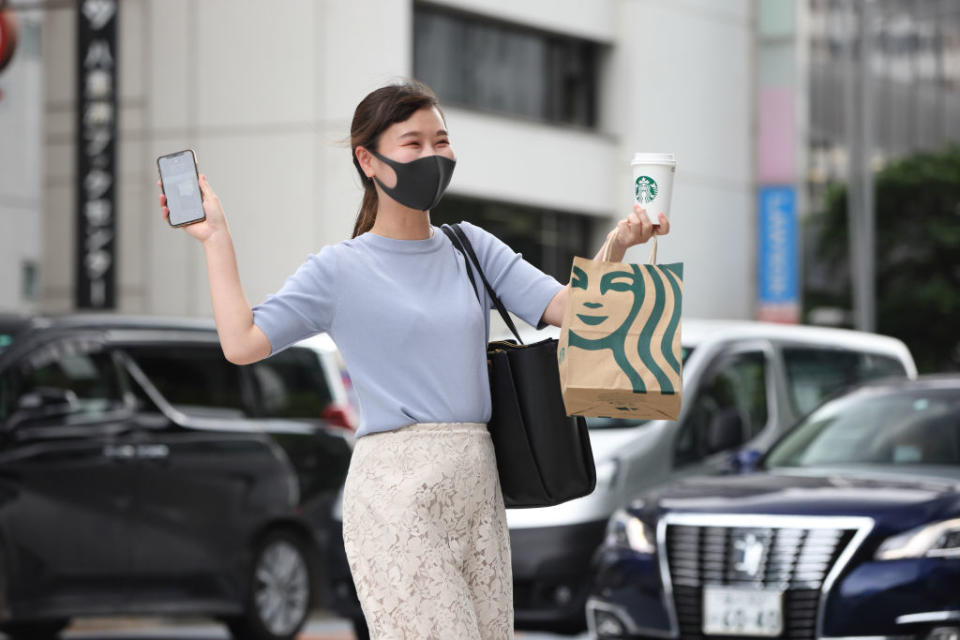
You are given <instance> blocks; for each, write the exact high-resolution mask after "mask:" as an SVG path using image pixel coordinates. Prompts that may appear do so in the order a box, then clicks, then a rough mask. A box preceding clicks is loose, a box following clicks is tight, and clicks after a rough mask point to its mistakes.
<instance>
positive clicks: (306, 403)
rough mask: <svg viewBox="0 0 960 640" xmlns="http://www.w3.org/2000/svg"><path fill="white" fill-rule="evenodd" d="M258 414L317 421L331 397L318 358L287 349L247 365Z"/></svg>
mask: <svg viewBox="0 0 960 640" xmlns="http://www.w3.org/2000/svg"><path fill="white" fill-rule="evenodd" d="M249 370H250V372H251V374H252V375H253V380H254V385H255V386H256V388H257V395H258V397H259V405H260V406H259V410H260V411H261V412H262V413H263V414H264V415H265V416H267V417H272V418H320V417H322V414H323V411H324V409H326V408H327V406H328V405H329V404H330V402H331V399H332V395H331V393H330V387H329V386H328V385H327V379H326V377H325V376H324V372H323V365H322V364H321V363H320V357H319V356H318V355H317V354H316V353H315V352H314V351H313V350H311V349H306V348H299V347H291V348H289V349H285V350H283V351H281V352H279V353H275V354H273V355H272V356H270V357H269V358H266V359H264V360H261V361H259V362H257V363H255V364H252V365H250V367H249Z"/></svg>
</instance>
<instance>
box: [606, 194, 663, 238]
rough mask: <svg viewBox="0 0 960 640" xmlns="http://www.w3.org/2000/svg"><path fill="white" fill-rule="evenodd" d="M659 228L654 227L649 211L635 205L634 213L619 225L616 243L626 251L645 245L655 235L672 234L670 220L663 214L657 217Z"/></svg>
mask: <svg viewBox="0 0 960 640" xmlns="http://www.w3.org/2000/svg"><path fill="white" fill-rule="evenodd" d="M657 221H658V226H654V225H653V223H652V222H651V221H650V217H649V216H648V215H647V210H646V209H644V208H642V207H641V206H640V205H639V204H637V203H634V204H633V213H631V214H630V215H629V216H627V217H626V218H624V219H623V220H621V221H620V222H618V223H617V227H616V234H617V235H616V237H615V238H614V242H615V244H616V245H618V246H619V247H621V248H623V249H624V250H625V249H627V248H628V247H632V246H633V245H635V244H643V243H644V242H646V241H647V240H649V239H650V238H652V237H653V236H654V235H658V236H663V235H666V234H668V233H670V220H669V219H668V218H667V216H665V215H663V214H662V213H661V214H660V215H659V216H657ZM611 233H612V232H611Z"/></svg>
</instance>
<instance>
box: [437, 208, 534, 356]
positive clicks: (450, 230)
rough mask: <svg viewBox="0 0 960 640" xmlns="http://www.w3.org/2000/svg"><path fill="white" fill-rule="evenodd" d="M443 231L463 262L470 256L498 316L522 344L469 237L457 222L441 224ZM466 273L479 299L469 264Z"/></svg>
mask: <svg viewBox="0 0 960 640" xmlns="http://www.w3.org/2000/svg"><path fill="white" fill-rule="evenodd" d="M442 228H443V232H444V233H445V234H447V237H448V238H450V241H451V242H452V243H453V246H454V248H456V249H457V251H459V252H460V253H461V254H462V255H463V260H464V263H466V262H467V258H468V257H469V258H470V260H469V261H470V262H472V263H473V266H474V267H475V268H476V270H477V273H478V274H480V280H481V281H483V286H484V287H486V290H487V294H488V295H489V296H490V300H491V301H492V302H493V306H494V307H495V308H496V310H497V311H498V312H499V313H500V317H501V318H503V322H504V324H506V325H507V328H508V329H510V332H511V333H513V335H514V337H516V339H517V344H523V340H521V339H520V332H518V331H517V327H516V325H514V324H513V320H512V319H511V318H510V314H508V313H507V309H506V307H504V306H503V303H502V302H500V298H498V297H497V294H496V293H494V291H493V287H491V286H490V283H489V282H488V281H487V277H486V276H485V275H483V269H481V268H480V260H478V259H477V254H476V253H475V252H474V250H473V245H472V244H470V238H468V237H467V235H466V234H465V233H464V232H463V229H461V228H460V225H459V224H452V225H446V224H445V225H443V227H442ZM467 275H468V276H469V277H470V284H471V285H473V293H474V294H475V295H476V296H477V300H478V301H479V300H480V292H479V291H478V290H477V283H476V281H475V280H474V279H473V273H472V272H471V270H470V265H469V264H467ZM480 305H481V306H483V302H482V301H481V302H480Z"/></svg>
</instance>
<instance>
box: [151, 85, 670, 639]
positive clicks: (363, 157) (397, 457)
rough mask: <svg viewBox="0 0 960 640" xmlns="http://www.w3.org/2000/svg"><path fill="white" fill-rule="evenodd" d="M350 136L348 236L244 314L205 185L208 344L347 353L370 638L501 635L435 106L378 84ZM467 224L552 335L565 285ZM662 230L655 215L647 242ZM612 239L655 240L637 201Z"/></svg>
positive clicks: (512, 298) (492, 497)
mask: <svg viewBox="0 0 960 640" xmlns="http://www.w3.org/2000/svg"><path fill="white" fill-rule="evenodd" d="M350 137H351V148H352V151H353V163H354V166H355V167H356V169H357V171H358V173H359V175H360V179H361V181H362V183H363V187H364V196H363V203H362V205H361V208H360V213H359V215H358V216H357V220H356V224H355V227H354V232H353V237H352V238H351V239H350V240H346V241H343V242H340V243H338V244H335V245H329V246H326V247H323V248H322V249H321V250H320V251H319V252H318V253H316V254H314V255H311V256H309V257H308V259H307V260H306V261H305V262H304V264H303V265H302V266H301V267H300V268H299V269H298V270H297V272H296V273H295V274H293V276H291V277H290V278H289V279H288V280H287V281H286V283H285V284H284V286H283V287H282V288H281V289H280V291H278V292H277V293H276V294H273V295H270V296H267V299H266V300H265V301H264V302H263V303H262V304H260V305H257V306H256V307H254V308H253V309H251V308H250V305H249V303H248V302H247V299H246V297H245V295H244V293H243V289H242V287H241V285H240V278H239V276H238V273H237V265H236V259H235V256H234V250H233V245H232V242H231V239H230V233H229V231H228V229H227V223H226V217H225V215H224V212H223V209H222V207H221V206H220V202H219V200H218V199H217V196H216V194H214V192H213V190H212V189H211V187H210V185H209V183H208V182H207V180H206V176H201V177H200V186H201V189H202V191H203V196H204V204H203V206H204V211H205V212H206V216H207V218H206V220H205V221H204V222H200V223H197V224H194V225H190V226H187V227H185V230H186V232H187V233H189V234H190V235H192V236H193V237H195V238H197V239H198V240H201V241H202V242H203V246H204V250H205V252H206V257H207V268H208V273H209V278H210V289H211V296H212V298H213V311H214V318H215V320H216V323H217V330H218V333H219V336H220V342H221V345H222V347H223V351H224V354H225V355H226V357H227V358H228V359H229V360H230V361H231V362H234V363H237V364H249V363H252V362H257V361H258V360H262V359H263V358H266V357H268V356H270V355H271V354H273V353H276V352H278V351H280V350H282V349H285V348H286V347H288V346H289V345H291V344H293V343H294V342H296V341H298V340H300V339H302V338H305V337H307V336H310V335H312V334H315V333H318V332H321V331H326V332H329V333H330V335H331V336H332V337H333V339H334V341H335V342H336V343H337V346H338V347H339V349H340V351H341V352H342V354H343V357H344V359H345V361H346V363H347V367H348V369H349V370H350V374H351V377H352V378H353V381H354V385H355V388H356V389H357V393H358V396H359V398H360V402H361V406H362V409H363V422H362V423H361V425H360V426H359V428H358V430H357V441H356V448H355V450H354V455H353V457H352V459H351V463H350V470H349V472H348V475H347V480H346V484H345V487H344V495H343V537H344V545H345V548H346V552H347V558H348V562H349V564H350V570H351V572H352V574H353V579H354V582H355V584H356V587H357V594H358V596H359V598H360V602H361V606H362V608H363V612H364V615H365V617H366V619H367V623H368V624H369V626H370V632H371V636H372V637H374V638H378V639H379V638H383V639H388V638H389V639H394V638H396V639H399V638H417V639H421V638H437V639H444V640H445V639H447V638H458V639H467V638H476V639H481V638H482V639H494V638H496V639H500V638H511V637H512V636H513V594H512V591H513V589H512V582H511V564H510V547H509V536H508V531H507V526H506V518H505V512H504V506H503V498H502V496H501V493H500V487H499V480H498V476H497V469H496V461H495V459H494V454H493V445H492V442H491V440H490V436H489V434H488V433H487V431H486V427H485V423H486V421H487V420H488V419H489V417H490V393H489V386H488V381H487V373H486V355H485V354H486V343H487V334H488V331H489V314H488V313H487V312H486V310H481V308H480V307H479V306H478V305H477V300H476V297H475V294H474V290H473V288H472V287H471V286H470V282H469V280H468V278H467V275H466V271H465V268H466V265H465V262H464V260H463V259H462V258H461V256H460V255H459V254H458V253H457V251H456V250H455V249H454V247H453V244H452V243H451V242H450V240H449V239H448V238H447V236H446V235H445V234H444V233H443V232H442V231H441V230H440V229H438V228H436V227H434V226H432V225H431V224H430V209H431V208H432V207H433V206H434V205H436V203H437V202H438V201H439V199H440V197H441V196H442V194H443V191H444V189H445V188H446V186H447V183H448V182H449V180H450V175H451V173H452V171H453V168H454V166H455V163H456V157H455V155H454V153H453V148H452V147H451V145H450V137H449V134H448V133H447V131H446V123H445V121H444V117H443V113H442V112H441V111H440V108H439V106H438V104H437V100H436V97H435V96H434V95H433V93H432V92H431V91H430V90H429V89H428V88H427V87H425V86H424V85H422V84H419V83H416V82H410V83H404V84H398V85H391V86H386V87H383V88H380V89H378V90H376V91H374V92H372V93H371V94H369V95H368V96H367V97H365V98H364V99H363V101H362V102H360V104H359V105H358V106H357V109H356V111H355V113H354V118H353V123H352V125H351V133H350ZM160 202H161V208H162V211H163V216H164V218H166V217H167V215H168V211H167V208H166V206H165V201H164V199H163V196H161V197H160ZM462 226H463V228H464V231H465V233H467V235H468V236H469V238H470V241H471V243H472V244H473V246H474V249H475V250H476V253H477V255H478V257H479V259H480V261H481V265H482V267H483V271H484V273H485V275H486V276H487V278H488V279H489V281H490V282H491V284H492V285H493V287H494V289H495V290H496V292H497V294H498V296H499V297H500V298H501V299H502V301H503V303H504V305H505V306H506V307H507V308H508V309H509V310H510V311H512V312H513V313H515V314H516V315H518V316H519V317H521V318H523V319H524V320H526V321H527V322H528V323H530V324H533V325H539V326H545V325H546V324H552V325H556V326H559V325H560V320H561V318H562V317H563V311H564V305H565V302H566V299H567V288H566V287H564V286H563V285H561V284H560V283H558V282H557V281H556V280H555V279H553V278H552V277H550V276H547V275H545V274H543V273H542V272H541V271H539V270H538V269H536V268H535V267H533V266H532V265H530V264H529V263H527V262H525V261H524V260H523V259H522V258H521V257H520V255H519V254H516V253H514V252H513V251H512V250H510V249H509V247H507V246H506V245H505V244H503V243H502V242H500V241H499V240H498V239H497V238H495V237H494V236H492V235H490V234H489V233H487V232H485V231H483V230H482V229H480V228H478V227H475V226H473V225H470V224H468V223H463V224H462ZM668 231H669V223H668V221H667V219H666V218H665V217H664V216H662V214H661V217H660V225H659V228H658V229H657V230H656V233H660V234H663V233H667V232H668ZM615 232H616V236H615V238H614V240H613V244H612V246H611V251H610V259H612V260H620V259H621V258H622V257H623V253H624V251H625V249H626V248H627V247H629V246H631V245H633V244H638V243H642V242H646V241H647V240H648V239H649V238H650V237H651V235H652V234H653V233H654V232H655V231H654V227H653V226H652V225H651V223H650V221H649V219H648V218H647V216H646V214H645V212H644V211H643V210H642V209H640V208H639V207H638V206H635V207H634V211H633V213H631V214H630V215H629V216H628V217H627V218H625V219H624V220H622V221H620V222H619V223H618V225H617V228H616V230H615ZM613 233H614V231H611V234H613ZM608 238H609V236H608ZM484 303H485V306H486V308H489V307H490V305H489V300H488V299H486V298H484Z"/></svg>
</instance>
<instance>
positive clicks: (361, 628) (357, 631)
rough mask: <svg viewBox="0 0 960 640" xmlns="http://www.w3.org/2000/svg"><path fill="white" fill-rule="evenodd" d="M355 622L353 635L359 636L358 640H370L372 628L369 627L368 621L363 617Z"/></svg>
mask: <svg viewBox="0 0 960 640" xmlns="http://www.w3.org/2000/svg"><path fill="white" fill-rule="evenodd" d="M352 622H353V635H355V636H357V640H370V628H369V627H367V621H366V620H365V619H364V617H363V616H360V617H357V618H354V619H353V620H352Z"/></svg>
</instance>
